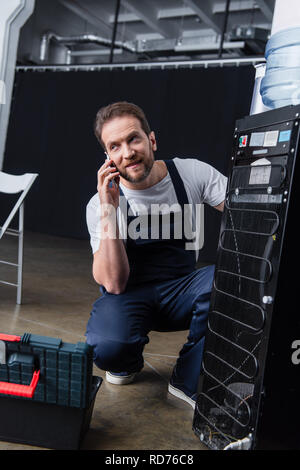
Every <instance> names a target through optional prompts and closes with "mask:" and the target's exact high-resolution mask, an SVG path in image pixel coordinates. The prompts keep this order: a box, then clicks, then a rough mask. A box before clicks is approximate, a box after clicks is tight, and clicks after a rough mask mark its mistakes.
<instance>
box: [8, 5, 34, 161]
mask: <svg viewBox="0 0 300 470" xmlns="http://www.w3.org/2000/svg"><path fill="white" fill-rule="evenodd" d="M34 1H35V0H1V2H0V93H1V95H0V170H1V169H2V166H3V157H4V149H5V142H6V134H7V127H8V120H9V113H10V103H11V96H12V89H13V82H14V76H15V66H16V58H17V49H18V42H19V32H20V28H21V27H22V26H23V24H24V23H25V21H26V20H27V18H28V17H29V16H30V15H31V14H32V12H33V8H34Z"/></svg>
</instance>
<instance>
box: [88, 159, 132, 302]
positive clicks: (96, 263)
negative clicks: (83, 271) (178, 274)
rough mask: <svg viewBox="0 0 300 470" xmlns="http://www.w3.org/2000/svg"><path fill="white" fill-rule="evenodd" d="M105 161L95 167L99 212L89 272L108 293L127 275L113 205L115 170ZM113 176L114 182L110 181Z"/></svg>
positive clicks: (118, 289) (115, 198)
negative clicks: (96, 246)
mask: <svg viewBox="0 0 300 470" xmlns="http://www.w3.org/2000/svg"><path fill="white" fill-rule="evenodd" d="M110 164H111V162H110V161H106V162H105V163H104V164H103V165H102V167H101V168H100V170H99V171H98V186H97V190H98V194H99V198H100V205H101V210H102V214H101V217H100V222H101V224H100V225H101V234H100V235H101V236H100V240H101V242H100V247H99V249H98V251H96V252H95V253H94V260H93V276H94V279H95V281H96V282H97V283H98V284H101V285H103V286H104V287H105V289H106V290H107V292H109V293H110V294H120V293H122V292H123V291H124V290H125V288H126V284H127V281H128V278H129V271H130V270H129V262H128V257H127V253H126V249H125V245H124V242H123V240H122V239H120V237H119V228H118V224H117V208H118V205H119V196H120V191H119V178H118V176H119V173H118V172H117V171H116V168H112V167H111V166H110ZM113 179H114V181H115V183H116V184H113V185H111V184H110V183H111V182H112V180H113Z"/></svg>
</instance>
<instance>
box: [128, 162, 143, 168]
mask: <svg viewBox="0 0 300 470" xmlns="http://www.w3.org/2000/svg"><path fill="white" fill-rule="evenodd" d="M140 164H141V161H138V162H133V163H130V164H129V165H127V166H126V168H136V167H137V166H138V165H140Z"/></svg>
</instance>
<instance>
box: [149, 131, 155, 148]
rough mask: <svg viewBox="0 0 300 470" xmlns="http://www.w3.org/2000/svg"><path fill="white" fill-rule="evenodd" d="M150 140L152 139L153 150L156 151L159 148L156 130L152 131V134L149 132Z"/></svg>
mask: <svg viewBox="0 0 300 470" xmlns="http://www.w3.org/2000/svg"><path fill="white" fill-rule="evenodd" d="M149 140H150V143H151V148H152V150H153V151H154V152H155V150H157V143H156V138H155V133H154V131H151V132H150V134H149Z"/></svg>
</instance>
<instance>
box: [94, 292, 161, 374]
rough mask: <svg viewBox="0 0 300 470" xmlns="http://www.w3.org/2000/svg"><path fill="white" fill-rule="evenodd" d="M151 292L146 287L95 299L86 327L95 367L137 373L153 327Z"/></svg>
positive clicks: (141, 366)
mask: <svg viewBox="0 0 300 470" xmlns="http://www.w3.org/2000/svg"><path fill="white" fill-rule="evenodd" d="M152 299H153V294H152V293H150V292H149V288H139V289H130V290H128V291H126V292H124V293H123V294H118V295H114V294H109V293H108V292H104V294H103V295H102V296H101V297H100V298H99V299H98V300H97V301H96V302H95V304H94V306H93V310H92V312H91V316H90V319H89V321H88V324H87V329H86V339H87V343H88V344H90V345H91V346H92V347H93V351H94V362H95V364H96V366H97V367H99V368H100V369H103V370H109V371H111V372H125V371H126V372H128V373H133V372H138V371H140V370H141V369H142V368H143V364H144V362H143V349H144V346H145V344H147V343H148V342H149V338H148V336H147V334H148V332H149V331H150V330H151V326H152V312H153V305H152Z"/></svg>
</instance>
